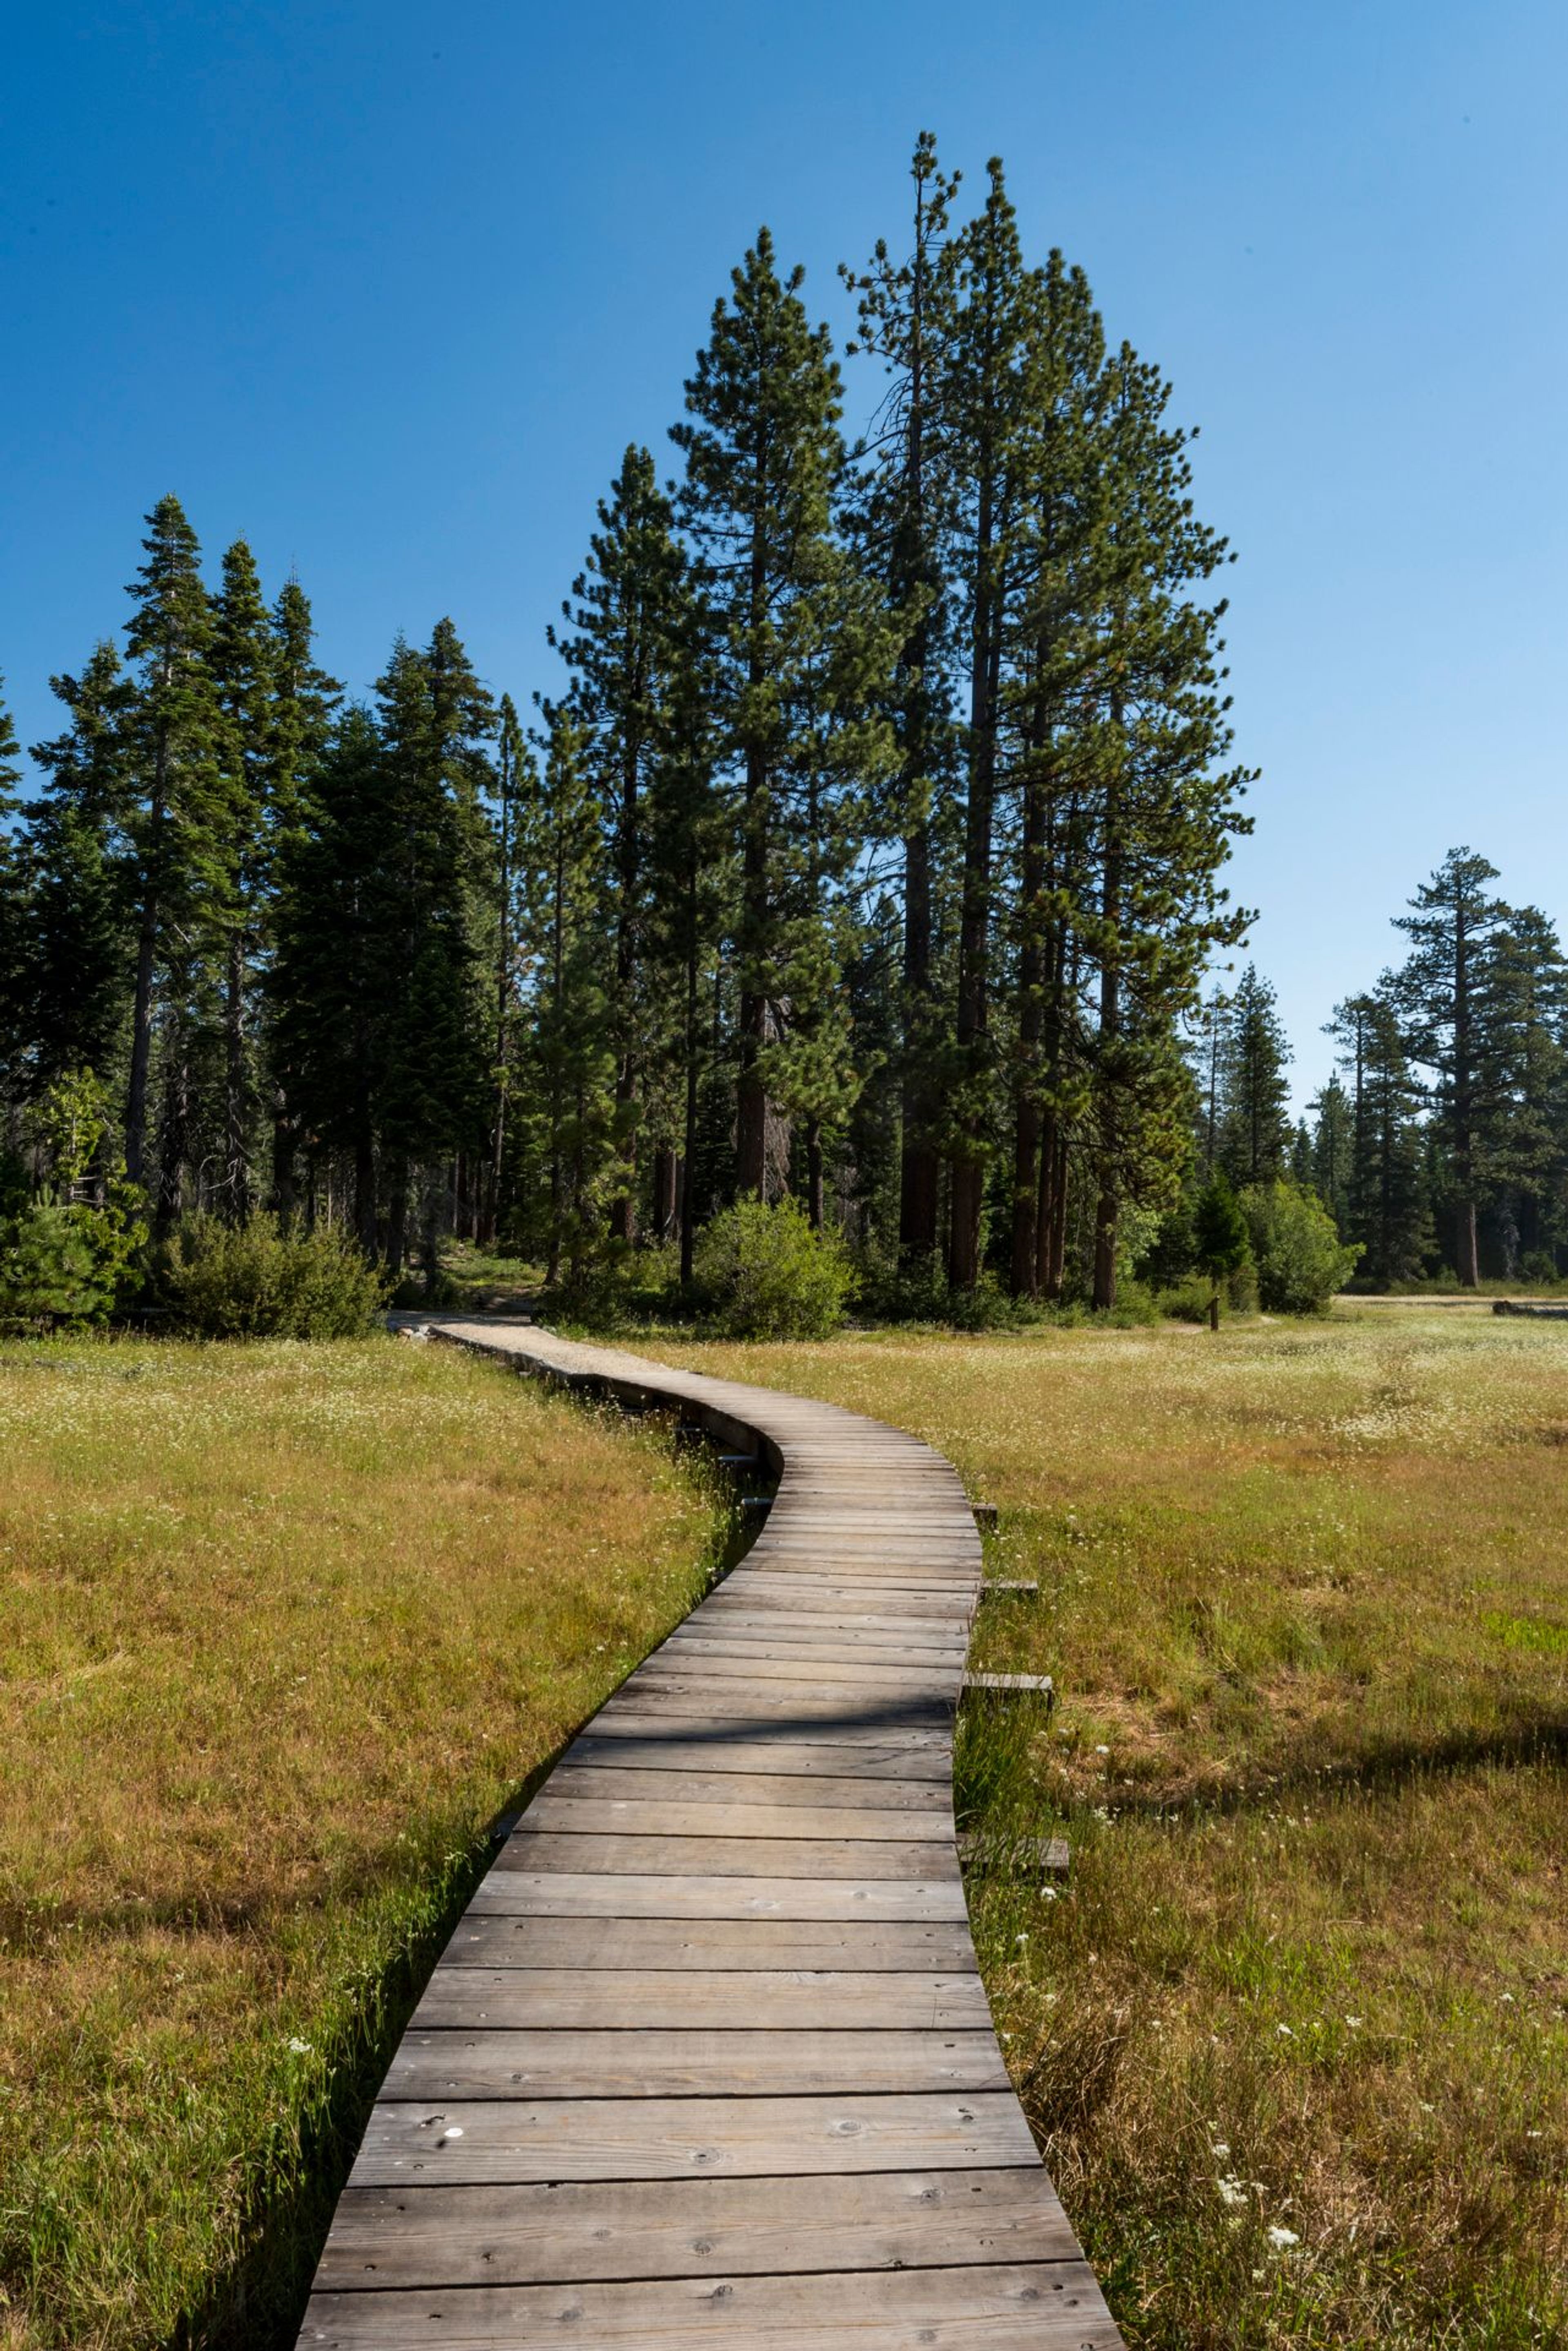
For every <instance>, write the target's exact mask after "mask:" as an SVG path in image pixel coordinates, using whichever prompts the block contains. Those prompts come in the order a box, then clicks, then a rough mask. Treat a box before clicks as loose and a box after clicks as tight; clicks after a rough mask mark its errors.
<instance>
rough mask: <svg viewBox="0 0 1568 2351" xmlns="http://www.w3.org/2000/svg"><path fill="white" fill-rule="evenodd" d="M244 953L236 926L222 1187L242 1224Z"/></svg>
mask: <svg viewBox="0 0 1568 2351" xmlns="http://www.w3.org/2000/svg"><path fill="white" fill-rule="evenodd" d="M244 1024H245V950H244V940H243V939H242V937H241V935H240V933H239V929H238V927H237V926H236V927H235V929H234V931H232V932H231V933H230V935H229V954H228V969H227V972H226V975H225V978H224V990H223V1043H224V1071H223V1081H224V1083H223V1113H224V1125H225V1144H226V1148H227V1157H228V1164H227V1166H226V1168H225V1170H224V1181H223V1188H224V1191H225V1193H226V1195H227V1200H228V1210H229V1215H230V1217H231V1218H232V1220H233V1222H234V1223H235V1224H236V1225H243V1224H244V1221H245V1218H246V1217H248V1216H249V1215H250V1212H251V1171H250V1158H249V1153H248V1150H247V1147H246V1138H245V1025H244Z"/></svg>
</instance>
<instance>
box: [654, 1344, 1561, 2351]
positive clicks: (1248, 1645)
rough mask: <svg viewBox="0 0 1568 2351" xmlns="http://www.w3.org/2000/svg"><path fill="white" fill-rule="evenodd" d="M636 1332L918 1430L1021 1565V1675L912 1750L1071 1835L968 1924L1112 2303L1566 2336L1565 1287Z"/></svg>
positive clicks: (1394, 2328)
mask: <svg viewBox="0 0 1568 2351" xmlns="http://www.w3.org/2000/svg"><path fill="white" fill-rule="evenodd" d="M659 1347H660V1349H661V1351H662V1352H665V1353H670V1352H672V1348H671V1346H670V1344H669V1343H666V1342H664V1341H660V1342H659ZM680 1352H681V1355H682V1359H683V1360H694V1361H697V1362H700V1363H701V1365H702V1366H703V1367H704V1368H706V1369H711V1370H715V1371H722V1372H724V1373H726V1374H730V1375H731V1376H736V1377H742V1378H754V1379H759V1380H763V1381H766V1382H769V1383H772V1384H778V1385H782V1386H789V1387H795V1388H798V1389H801V1390H803V1391H804V1392H806V1393H810V1394H815V1395H824V1396H826V1397H829V1398H831V1399H832V1400H833V1401H835V1402H837V1403H841V1404H845V1405H850V1406H852V1407H855V1408H857V1409H860V1410H864V1411H867V1412H871V1413H874V1414H877V1416H880V1417H882V1418H885V1419H888V1420H890V1421H893V1422H895V1423H897V1424H898V1426H904V1427H908V1428H912V1429H914V1430H916V1431H918V1433H919V1434H920V1435H922V1436H924V1437H928V1438H929V1439H930V1441H931V1442H933V1443H934V1444H936V1445H938V1446H940V1447H941V1448H942V1449H943V1450H944V1451H945V1452H947V1453H948V1454H949V1456H950V1458H952V1459H953V1460H954V1461H955V1462H956V1463H957V1464H958V1466H959V1467H960V1468H961V1471H962V1472H963V1474H964V1476H965V1479H966V1480H967V1482H968V1484H969V1487H970V1489H971V1493H973V1494H974V1495H975V1496H976V1497H977V1498H984V1499H990V1500H992V1501H995V1502H996V1503H998V1504H999V1505H1000V1508H1001V1526H1000V1530H999V1533H998V1535H997V1537H996V1538H995V1539H994V1541H993V1542H992V1546H991V1549H992V1569H993V1572H994V1573H1004V1574H1008V1575H1012V1576H1031V1577H1037V1578H1038V1579H1039V1581H1040V1583H1041V1587H1042V1589H1041V1596H1040V1599H1039V1600H1038V1601H1037V1602H1030V1601H1019V1600H1009V1601H1002V1600H999V1601H994V1602H991V1603H987V1604H985V1605H984V1607H983V1609H982V1612H981V1619H980V1623H979V1626H978V1628H977V1635H976V1647H975V1655H976V1658H977V1661H978V1662H981V1663H983V1664H985V1665H987V1666H991V1667H1005V1668H1012V1669H1018V1670H1023V1671H1030V1672H1046V1673H1051V1674H1053V1675H1054V1677H1056V1681H1057V1685H1058V1687H1059V1689H1060V1690H1061V1692H1062V1698H1061V1704H1060V1707H1059V1709H1058V1712H1057V1714H1056V1716H1055V1717H1054V1719H1053V1720H1052V1721H1051V1723H1050V1724H1049V1726H1047V1725H1046V1724H1045V1723H1044V1721H1043V1720H1042V1719H1041V1718H1040V1717H1039V1715H1038V1714H1037V1713H1024V1714H1019V1713H1016V1712H1013V1713H1011V1714H1009V1713H998V1712H997V1711H995V1710H994V1709H991V1708H988V1709H987V1710H986V1711H985V1712H984V1713H981V1714H975V1715H970V1714H968V1713H966V1716H965V1718H964V1719H963V1721H962V1722H961V1736H960V1747H959V1754H958V1793H959V1800H960V1805H961V1813H962V1816H963V1817H964V1819H965V1821H966V1823H967V1824H968V1825H970V1826H971V1827H974V1828H979V1829H981V1830H982V1831H983V1832H984V1834H985V1835H986V1837H987V1839H988V1840H989V1841H990V1842H991V1843H992V1844H993V1845H1005V1844H1006V1842H1007V1840H1008V1839H1009V1837H1011V1836H1012V1835H1013V1834H1019V1833H1024V1832H1027V1833H1031V1834H1038V1833H1041V1832H1044V1831H1049V1830H1053V1829H1056V1828H1064V1830H1065V1831H1066V1833H1067V1834H1069V1835H1070V1836H1071V1838H1072V1841H1073V1847H1074V1865H1073V1876H1072V1879H1071V1883H1070V1886H1069V1888H1068V1889H1067V1890H1065V1891H1063V1892H1061V1893H1056V1892H1054V1891H1053V1890H1050V1889H1035V1888H1032V1887H1028V1886H1022V1885H1019V1884H1017V1883H1015V1882H1012V1881H1010V1880H1008V1879H1006V1878H1001V1877H987V1878H982V1879H977V1880H974V1881H972V1883H971V1899H972V1902H973V1908H974V1924H975V1929H976V1938H977V1943H978V1946H979V1949H980V1952H981V1965H982V1967H983V1969H984V1970H985V1974H986V1978H987V1981H988V1985H989V1988H990V1991H991V1993H992V2003H993V2007H994V2010H995V2012H996V2016H997V2021H998V2024H999V2028H1000V2029H1001V2031H1002V2033H1003V2034H1004V2036H1005V2039H1004V2047H1005V2049H1006V2052H1007V2055H1008V2058H1009V2062H1010V2064H1011V2065H1012V2070H1013V2074H1014V2077H1015V2080H1016V2082H1017V2084H1018V2086H1019V2090H1020V2093H1021V2095H1022V2096H1023V2101H1024V2105H1025V2106H1026V2109H1027V2111H1028V2112H1029V2114H1030V2116H1031V2119H1032V2121H1033V2125H1034V2127H1035V2130H1036V2133H1037V2135H1038V2137H1039V2138H1040V2142H1041V2145H1042V2148H1043V2150H1044V2154H1045V2156H1046V2158H1047V2160H1048V2161H1049V2163H1050V2165H1051V2167H1052V2169H1053V2172H1054V2176H1055V2178H1056V2180H1057V2184H1058V2186H1059V2188H1060V2189H1061V2190H1062V2192H1063V2196H1064V2200H1065V2202H1066V2204H1067V2206H1068V2210H1069V2211H1070V2212H1071V2214H1072V2215H1073V2218H1074V2220H1075V2222H1076V2224H1077V2226H1078V2228H1079V2230H1080V2231H1081V2233H1082V2235H1083V2237H1084V2240H1085V2245H1086V2247H1087V2250H1088V2251H1089V2252H1090V2255H1091V2257H1092V2258H1093V2259H1094V2261H1095V2262H1096V2266H1097V2268H1098V2269H1099V2272H1100V2274H1101V2276H1102V2278H1103V2279H1104V2280H1105V2282H1106V2287H1107V2291H1108V2293H1109V2295H1110V2299H1111V2302H1112V2304H1113V2308H1114V2309H1115V2312H1116V2316H1117V2318H1118V2320H1119V2321H1120V2323H1121V2325H1122V2326H1123V2328H1124V2330H1125V2331H1126V2333H1127V2338H1128V2340H1129V2342H1130V2343H1131V2344H1133V2345H1134V2346H1138V2351H1308V2346H1312V2347H1313V2351H1317V2346H1322V2351H1330V2346H1334V2351H1339V2346H1367V2351H1370V2346H1375V2345H1376V2346H1394V2351H1461V2346H1463V2351H1471V2346H1487V2351H1525V2346H1531V2347H1532V2351H1534V2346H1548V2345H1552V2346H1555V2345H1560V2344H1562V2343H1563V2342H1565V2341H1568V2187H1565V2183H1568V2025H1565V2022H1564V2011H1565V2009H1568V1875H1565V1872H1568V1776H1565V1772H1564V1762H1565V1760H1568V1637H1565V1636H1564V1628H1565V1627H1568V1541H1565V1538H1568V1485H1565V1479H1564V1470H1565V1467H1568V1328H1565V1327H1564V1326H1562V1325H1557V1324H1553V1323H1550V1322H1547V1323H1530V1322H1506V1321H1495V1320H1494V1319H1493V1318H1491V1317H1490V1315H1482V1316H1469V1315H1458V1314H1455V1313H1453V1312H1451V1311H1432V1310H1429V1309H1428V1310H1425V1311H1423V1310H1422V1309H1420V1308H1419V1307H1410V1308H1405V1309H1393V1308H1389V1309H1375V1310H1371V1311H1361V1310H1351V1311H1345V1312H1343V1313H1336V1314H1335V1315H1334V1317H1333V1318H1332V1319H1331V1320H1329V1321H1327V1322H1322V1323H1315V1324H1314V1323H1303V1324H1290V1323H1284V1322H1275V1323H1268V1322H1258V1323H1252V1324H1249V1325H1246V1326H1239V1327H1233V1328H1231V1329H1230V1330H1228V1331H1226V1332H1222V1333H1221V1335H1220V1337H1219V1338H1218V1339H1212V1338H1210V1336H1209V1335H1208V1334H1207V1333H1201V1332H1189V1331H1180V1330H1175V1329H1169V1328H1168V1329H1164V1330H1159V1331H1149V1332H1093V1331H1056V1332H1052V1331H1044V1332H1033V1333H1030V1334H1028V1335H1026V1336H1018V1337H1009V1338H1002V1337H998V1338H992V1339H987V1340H976V1339H955V1338H951V1337H942V1336H939V1335H935V1334H929V1333H928V1334H919V1335H915V1334H908V1333H897V1332H889V1333H881V1334H870V1335H866V1336H861V1337H854V1338H847V1339H843V1340H840V1341H837V1342H835V1343H831V1344H828V1345H824V1346H820V1347H798V1346H796V1347H717V1346H711V1345H707V1346H701V1347H694V1348H692V1349H690V1350H681V1351H680ZM1271 2231H1272V2232H1274V2233H1272V2234H1271Z"/></svg>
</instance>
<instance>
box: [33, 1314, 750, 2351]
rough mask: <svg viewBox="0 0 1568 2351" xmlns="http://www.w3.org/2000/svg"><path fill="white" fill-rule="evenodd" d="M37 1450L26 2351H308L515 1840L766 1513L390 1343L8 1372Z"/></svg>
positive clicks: (516, 1391) (145, 1352)
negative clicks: (401, 2100) (457, 1911)
mask: <svg viewBox="0 0 1568 2351" xmlns="http://www.w3.org/2000/svg"><path fill="white" fill-rule="evenodd" d="M0 1437H3V1458H4V1463H5V1468H4V1475H3V1477H0V1751H3V1753H4V1757H5V1770H4V1773H3V1775H0V2343H3V2344H4V2345H5V2346H6V2351H21V2346H27V2351H34V2347H35V2346H40V2351H41V2346H51V2351H53V2346H72V2351H133V2346H138V2347H139V2346H154V2345H159V2344H164V2343H167V2342H169V2341H170V2340H171V2338H173V2337H174V2336H175V2335H176V2332H177V2331H178V2332H179V2334H180V2339H182V2341H184V2342H186V2343H188V2344H200V2343H211V2344H223V2345H227V2344H232V2343H234V2342H237V2341H244V2343H245V2344H246V2345H247V2346H256V2345H265V2344H267V2343H269V2342H271V2341H274V2340H292V2324H291V2321H293V2320H295V2319H296V2317H297V2308H298V2300H299V2295H300V2291H301V2288H302V2285H303V2283H304V2281H305V2280H306V2278H307V2277H308V2274H309V2269H310V2266H311V2264H312V2262H313V2258H314V2252H315V2248H316V2245H317V2242H318V2240H319V2237H320V2234H321V2232H322V2231H323V2229H324V2227H325V2223H326V2220H327V2215H328V2213H329V2211H330V2209H331V2204H332V2200H333V2198H334V2196H335V2194H336V2189H337V2180H338V2179H339V2178H340V2176H341V2171H342V2168H343V2165H344V2161H345V2157H346V2152H347V2149H348V2147H349V2145H350V2144H351V2142H352V2137H353V2135H354V2131H355V2128H356V2125H357V2121H358V2116H359V2115H360V2113H361V2112H362V2108H363V2103H364V2100H365V2098H366V2096H367V2095H368V2093H369V2089H370V2088H371V2087H372V2086H373V2084H374V2082H375V2080H376V2079H377V2078H378V2077H379V2072H380V2070H381V2067H382V2065H383V2064H384V2063H385V2059H386V2056H387V2054H388V2053H389V2043H390V2040H391V2038H392V2036H393V2035H394V2034H395V2032H396V2031H397V2029H398V2028H399V2024H400V2017H401V2014H402V2012H403V2010H404V2007H405V2006H406V2003H407V2001H408V1999H409V1997H410V1990H411V1987H412V1986H413V1984H414V1983H415V1982H416V1980H417V1979H418V1977H419V1974H420V1972H421V1969H422V1968H423V1967H424V1966H425V1965H426V1964H428V1961H429V1959H431V1957H432V1956H433V1953H434V1949H435V1948H436V1947H437V1946H438V1945H439V1943H440V1941H441V1939H442V1938H444V1934H445V1932H446V1931H447V1929H448V1928H449V1927H450V1924H451V1920H452V1910H453V1906H454V1904H455V1903H456V1902H457V1901H458V1900H460V1899H461V1898H462V1894H463V1892H464V1889H465V1888H466V1886H468V1885H469V1884H470V1883H471V1882H472V1876H473V1875H474V1871H475V1867H476V1863H477V1858H478V1855H480V1853H481V1852H482V1851H483V1841H482V1833H483V1828H484V1824H485V1823H487V1822H488V1821H489V1820H490V1819H491V1818H492V1817H493V1815H494V1814H495V1813H496V1812H497V1811H498V1810H500V1809H501V1808H502V1807H503V1806H504V1805H505V1804H506V1803H507V1802H510V1801H511V1800H513V1799H514V1797H515V1795H516V1792H517V1791H518V1788H519V1786H520V1784H521V1783H523V1782H524V1781H525V1779H526V1778H527V1775H528V1774H529V1773H530V1772H531V1771H534V1770H535V1768H536V1767H537V1766H539V1765H540V1764H541V1763H542V1762H543V1761H545V1759H546V1758H547V1757H548V1756H549V1755H550V1754H551V1753H552V1752H553V1751H555V1750H556V1749H557V1748H558V1747H559V1746H560V1744H561V1743H562V1741H563V1740H565V1739H566V1737H567V1735H568V1734H569V1733H570V1731H571V1730H572V1729H574V1728H575V1726H576V1724H577V1723H578V1722H580V1721H581V1720H582V1719H584V1717H585V1716H586V1715H587V1714H588V1713H589V1712H591V1711H592V1710H593V1708H595V1707H596V1706H597V1704H598V1702H599V1701H600V1699H601V1698H603V1697H604V1696H605V1694H606V1692H607V1690H608V1688H609V1687H611V1686H613V1684H614V1683H615V1682H616V1681H618V1679H619V1678H620V1677H622V1675H623V1674H624V1673H625V1672H626V1671H627V1670H628V1668H629V1667H630V1666H631V1665H632V1664H633V1663H634V1662H635V1661H636V1660H637V1658H638V1657H639V1656H641V1655H642V1654H644V1653H645V1651H646V1650H647V1649H648V1648H649V1646H651V1644H652V1643H653V1642H654V1641H655V1640H656V1639H657V1638H659V1636H660V1635H662V1633H663V1632H664V1631H665V1630H666V1629H668V1627H669V1626H670V1625H671V1624H672V1623H674V1622H675V1621H676V1620H678V1619H679V1617H680V1615H681V1614H683V1613H684V1612H685V1610H686V1609H687V1608H688V1606H689V1605H690V1604H691V1601H692V1599H693V1598H694V1597H695V1595H696V1593H697V1592H698V1591H699V1590H700V1589H701V1584H702V1583H703V1582H704V1581H705V1577H706V1573H707V1570H708V1567H709V1565H710V1563H711V1560H712V1558H713V1556H714V1551H715V1545H716V1543H717V1542H718V1541H719V1540H720V1537H721V1534H722V1529H723V1526H724V1524H725V1522H726V1521H725V1514H724V1512H723V1511H722V1510H721V1508H720V1506H719V1504H718V1502H717V1500H716V1499H715V1498H714V1496H712V1495H711V1494H710V1493H709V1492H707V1491H705V1490H704V1489H702V1488H701V1486H699V1485H698V1484H696V1483H694V1482H693V1479H692V1477H691V1473H690V1472H689V1471H687V1470H685V1469H677V1468H676V1467H675V1466H674V1464H673V1463H672V1462H671V1461H670V1458H669V1456H668V1453H667V1451H666V1450H665V1449H663V1448H662V1447H661V1445H660V1441H659V1437H657V1436H656V1435H655V1434H653V1433H651V1432H650V1433H649V1434H647V1435H631V1434H628V1433H626V1432H624V1431H622V1430H621V1429H619V1428H615V1429H611V1428H610V1427H609V1426H607V1425H605V1424H603V1423H602V1422H600V1421H598V1420H596V1419H595V1418H594V1417H593V1416H590V1415H588V1414H587V1413H586V1412H584V1411H583V1410H582V1409H580V1408H579V1407H576V1406H575V1405H570V1404H568V1403H566V1402H564V1401H558V1400H553V1399H551V1398H550V1397H548V1396H546V1395H542V1394H541V1393H539V1392H538V1391H536V1390H535V1389H532V1388H530V1387H528V1386H526V1385H525V1384H523V1383H521V1382H518V1381H516V1380H514V1379H512V1378H510V1377H508V1376H507V1375H506V1374H504V1372H502V1371H500V1370H498V1369H496V1368H495V1367H493V1366H489V1365H485V1364H479V1363H477V1362H475V1361H473V1360H472V1359H471V1358H468V1357H465V1356H462V1355H461V1354H459V1353H456V1352H455V1351H452V1350H447V1349H441V1348H433V1347H432V1348H425V1349H421V1348H417V1347H412V1346H409V1345H407V1344H402V1343H394V1342H392V1341H389V1340H384V1339H383V1340H372V1341H368V1342H364V1343H343V1344H335V1345H323V1346H312V1347H305V1346H291V1345H285V1344H274V1345H255V1346H251V1347H245V1348H236V1347H230V1348H220V1347H205V1348H203V1347H199V1346H179V1345H170V1344H166V1343H164V1344H160V1343H146V1342H129V1343H105V1342H101V1341H99V1342H90V1341H81V1342H70V1341H60V1342H55V1343H45V1344H38V1345H6V1346H4V1347H0Z"/></svg>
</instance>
